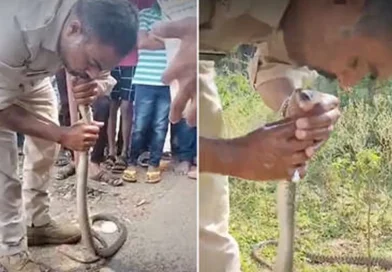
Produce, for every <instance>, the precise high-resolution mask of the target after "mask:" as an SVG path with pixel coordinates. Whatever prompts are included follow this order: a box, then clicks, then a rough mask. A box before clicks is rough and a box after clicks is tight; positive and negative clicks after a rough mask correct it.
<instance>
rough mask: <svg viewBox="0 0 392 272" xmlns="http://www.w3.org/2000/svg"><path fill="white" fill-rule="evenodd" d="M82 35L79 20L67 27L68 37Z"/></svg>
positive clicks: (73, 21)
mask: <svg viewBox="0 0 392 272" xmlns="http://www.w3.org/2000/svg"><path fill="white" fill-rule="evenodd" d="M81 33H82V24H81V23H80V21H79V20H72V21H71V22H70V23H69V24H68V26H67V32H66V34H67V35H68V36H71V35H75V34H81Z"/></svg>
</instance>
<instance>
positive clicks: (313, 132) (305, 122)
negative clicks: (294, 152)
mask: <svg viewBox="0 0 392 272" xmlns="http://www.w3.org/2000/svg"><path fill="white" fill-rule="evenodd" d="M287 116H288V117H293V116H295V117H302V118H299V119H298V120H297V122H296V125H297V131H296V137H297V139H298V140H307V141H309V140H311V141H314V144H313V145H312V146H311V147H309V148H307V149H306V154H307V155H308V157H311V156H312V155H313V154H314V153H315V151H317V150H318V149H319V148H320V147H321V146H322V145H323V144H324V143H325V142H326V141H327V140H328V138H329V136H330V134H331V132H332V131H333V129H334V125H335V123H336V122H337V121H338V119H339V117H340V110H339V99H338V98H337V97H335V96H333V95H330V94H326V93H321V92H317V91H310V90H305V91H304V92H303V93H302V98H301V93H300V92H297V93H294V94H293V95H292V96H291V101H290V102H289V107H288V110H287Z"/></svg>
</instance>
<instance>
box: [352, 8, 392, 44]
mask: <svg viewBox="0 0 392 272" xmlns="http://www.w3.org/2000/svg"><path fill="white" fill-rule="evenodd" d="M355 32H357V33H358V34H362V35H367V36H371V37H375V38H382V39H388V40H389V41H391V40H392V1H391V0H366V1H365V4H364V6H363V9H362V14H361V18H360V19H359V21H358V23H357V24H356V26H355Z"/></svg>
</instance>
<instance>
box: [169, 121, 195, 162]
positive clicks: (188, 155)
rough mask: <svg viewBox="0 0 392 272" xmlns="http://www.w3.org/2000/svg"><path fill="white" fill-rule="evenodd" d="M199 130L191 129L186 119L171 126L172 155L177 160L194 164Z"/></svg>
mask: <svg viewBox="0 0 392 272" xmlns="http://www.w3.org/2000/svg"><path fill="white" fill-rule="evenodd" d="M196 135H197V128H196V127H190V126H188V124H187V123H186V121H185V119H182V120H181V121H180V122H178V123H177V124H173V125H172V126H171V137H170V138H171V147H172V154H173V155H174V156H176V157H177V159H178V160H179V161H180V162H182V161H187V162H190V163H192V162H193V158H194V157H196V152H197V137H196Z"/></svg>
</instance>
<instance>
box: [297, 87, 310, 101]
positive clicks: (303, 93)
mask: <svg viewBox="0 0 392 272" xmlns="http://www.w3.org/2000/svg"><path fill="white" fill-rule="evenodd" d="M299 97H300V99H301V101H310V100H312V92H311V91H308V90H302V91H301V92H300V94H299Z"/></svg>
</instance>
